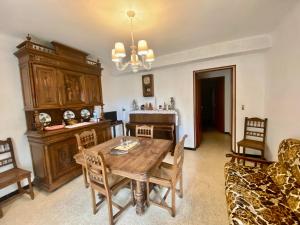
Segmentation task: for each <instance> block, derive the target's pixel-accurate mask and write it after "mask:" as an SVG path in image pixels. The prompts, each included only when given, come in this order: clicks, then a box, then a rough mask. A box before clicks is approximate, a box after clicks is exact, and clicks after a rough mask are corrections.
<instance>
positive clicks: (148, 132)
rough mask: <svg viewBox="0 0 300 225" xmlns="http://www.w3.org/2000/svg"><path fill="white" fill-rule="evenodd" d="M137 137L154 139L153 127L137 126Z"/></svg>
mask: <svg viewBox="0 0 300 225" xmlns="http://www.w3.org/2000/svg"><path fill="white" fill-rule="evenodd" d="M135 136H136V137H146V138H153V126H148V125H136V127H135Z"/></svg>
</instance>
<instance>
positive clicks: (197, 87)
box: [195, 79, 202, 148]
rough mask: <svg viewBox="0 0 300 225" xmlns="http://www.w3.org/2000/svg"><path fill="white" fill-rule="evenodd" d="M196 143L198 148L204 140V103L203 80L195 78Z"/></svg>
mask: <svg viewBox="0 0 300 225" xmlns="http://www.w3.org/2000/svg"><path fill="white" fill-rule="evenodd" d="M195 95H196V96H195V107H196V108H195V114H196V115H195V116H196V121H195V143H196V146H195V147H196V148H197V147H199V145H200V144H201V141H202V124H201V123H202V119H201V118H202V117H201V114H202V103H201V80H200V79H195Z"/></svg>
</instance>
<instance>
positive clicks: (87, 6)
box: [0, 0, 299, 66]
mask: <svg viewBox="0 0 300 225" xmlns="http://www.w3.org/2000/svg"><path fill="white" fill-rule="evenodd" d="M296 4H299V1H298V0H185V1H183V0H169V1H167V0H151V1H149V0H106V1H104V0H21V1H20V0H1V2H0V33H2V32H4V33H8V34H10V35H14V36H16V37H21V38H25V36H26V34H27V33H30V34H32V35H33V37H37V38H39V39H40V40H44V41H53V40H55V41H59V42H62V43H65V44H67V45H70V46H73V47H76V48H78V49H81V50H84V51H86V52H89V53H91V54H92V55H94V56H97V57H99V58H100V60H101V61H102V62H104V63H105V64H106V65H107V66H112V63H111V60H110V54H111V49H112V48H113V45H114V42H115V41H125V43H126V47H129V40H130V33H129V32H130V26H129V20H128V18H127V17H126V11H127V10H129V9H134V10H135V11H136V13H137V15H136V20H135V23H134V27H135V29H134V30H135V37H136V40H138V39H146V40H147V41H148V45H149V46H150V47H152V48H153V49H154V51H155V53H156V55H157V56H158V55H165V54H169V53H174V52H177V51H182V50H185V49H191V48H195V47H199V46H203V45H207V44H212V43H216V42H222V41H228V40H233V39H238V38H243V37H247V36H253V35H257V34H262V33H268V32H270V31H272V30H273V29H274V28H275V27H276V26H277V25H278V23H279V22H280V20H281V19H282V18H283V17H284V16H285V15H286V14H288V13H289V11H290V10H291V9H292V8H293V7H294V6H295V5H296Z"/></svg>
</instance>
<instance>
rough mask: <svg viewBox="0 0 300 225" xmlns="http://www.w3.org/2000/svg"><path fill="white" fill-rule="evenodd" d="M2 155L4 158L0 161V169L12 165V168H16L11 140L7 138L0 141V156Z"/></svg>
mask: <svg viewBox="0 0 300 225" xmlns="http://www.w3.org/2000/svg"><path fill="white" fill-rule="evenodd" d="M2 154H4V155H5V156H4V158H2V157H1V158H2V159H0V167H3V166H8V165H10V164H12V165H13V167H14V168H16V167H17V164H16V159H15V154H14V148H13V145H12V141H11V138H7V139H6V140H5V141H2V140H0V155H2Z"/></svg>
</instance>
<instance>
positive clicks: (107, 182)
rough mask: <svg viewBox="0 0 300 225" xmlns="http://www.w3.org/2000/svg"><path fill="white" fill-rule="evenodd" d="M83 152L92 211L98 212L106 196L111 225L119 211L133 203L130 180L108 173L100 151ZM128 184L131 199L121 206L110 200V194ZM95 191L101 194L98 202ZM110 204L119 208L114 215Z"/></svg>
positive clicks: (119, 213)
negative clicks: (89, 186)
mask: <svg viewBox="0 0 300 225" xmlns="http://www.w3.org/2000/svg"><path fill="white" fill-rule="evenodd" d="M83 154H84V160H85V166H86V168H87V172H88V178H89V181H90V185H91V194H92V204H93V213H94V214H96V213H97V212H98V210H99V207H100V205H101V203H102V202H104V200H105V198H106V199H107V205H108V213H109V224H110V225H113V224H114V223H115V220H116V219H117V217H118V216H120V215H121V213H122V212H123V211H124V210H125V209H127V208H128V206H129V205H130V204H131V203H132V204H134V198H133V194H132V193H133V192H132V189H133V187H132V183H131V180H130V179H128V178H123V177H121V176H117V175H113V174H110V172H109V169H108V168H107V167H106V164H105V161H104V157H103V155H102V154H101V153H100V152H98V153H95V152H89V151H88V150H84V151H83ZM128 185H131V194H132V195H131V197H132V199H131V201H129V202H128V203H127V204H126V205H125V206H124V207H122V206H120V205H119V204H117V203H115V202H113V201H112V195H115V194H116V193H117V192H118V191H119V190H120V189H122V188H123V187H126V186H128ZM96 192H97V193H98V194H100V195H101V196H102V198H101V199H100V200H99V201H98V202H96V196H95V193H96ZM112 206H114V207H116V208H117V209H118V210H119V211H118V212H117V213H116V214H115V215H113V208H112Z"/></svg>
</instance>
